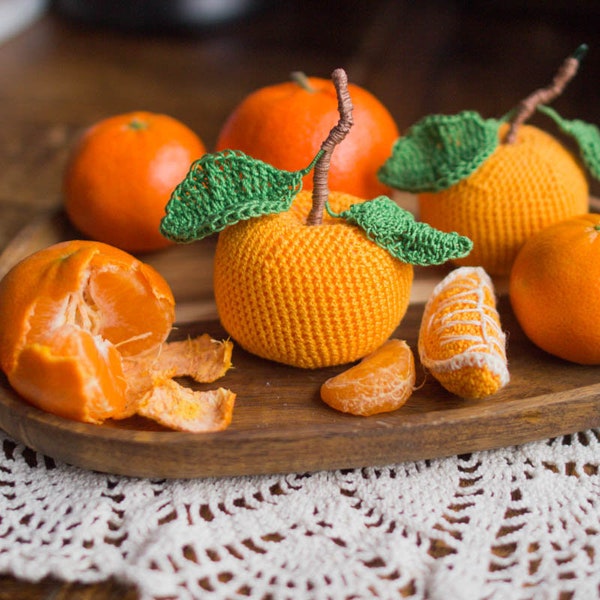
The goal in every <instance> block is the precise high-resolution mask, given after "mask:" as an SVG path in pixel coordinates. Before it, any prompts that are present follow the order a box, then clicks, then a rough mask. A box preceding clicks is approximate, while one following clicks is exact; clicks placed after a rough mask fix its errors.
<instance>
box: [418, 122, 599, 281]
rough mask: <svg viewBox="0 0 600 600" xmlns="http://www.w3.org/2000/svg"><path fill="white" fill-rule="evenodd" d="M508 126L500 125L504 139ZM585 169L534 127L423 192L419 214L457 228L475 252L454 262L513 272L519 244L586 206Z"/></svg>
mask: <svg viewBox="0 0 600 600" xmlns="http://www.w3.org/2000/svg"><path fill="white" fill-rule="evenodd" d="M506 127H507V125H503V126H502V127H501V128H500V132H499V134H500V137H501V139H502V136H503V134H504V132H505V131H506ZM588 202H589V190H588V183H587V179H586V176H585V173H584V171H583V170H582V168H581V166H580V165H579V164H578V162H577V161H576V160H575V158H574V157H573V156H572V155H571V154H570V153H569V152H568V151H567V150H566V149H565V148H564V147H563V146H562V145H561V144H560V143H559V142H558V141H556V140H555V139H554V138H553V137H552V136H550V135H549V134H547V133H545V132H544V131H542V130H540V129H537V128H536V127H532V126H530V125H522V126H521V127H520V128H519V134H518V138H517V140H516V142H515V143H513V144H500V145H499V146H498V148H497V149H496V151H495V152H494V153H493V154H492V155H491V156H490V157H489V158H488V159H487V160H486V161H485V162H484V163H483V165H481V166H480V167H479V168H478V169H477V170H476V171H475V172H474V173H472V174H471V175H470V176H469V177H468V178H466V179H464V180H462V181H461V182H459V183H457V184H456V185H453V186H452V187H450V188H448V189H446V190H444V191H441V192H437V193H423V194H420V195H419V211H420V218H421V219H422V220H423V221H425V222H426V223H429V225H431V226H432V227H435V228H436V229H441V230H442V231H457V232H458V233H460V234H462V235H466V236H468V237H469V238H470V239H471V240H472V241H473V250H472V251H471V253H470V254H469V255H468V256H467V257H465V258H460V259H456V260H454V261H453V262H454V263H455V264H457V265H479V266H482V267H484V268H485V270H486V271H487V272H488V273H490V274H493V275H505V274H507V273H508V272H509V270H510V266H511V265H512V263H513V261H514V259H515V256H516V254H517V252H518V250H519V248H520V247H521V246H522V245H523V243H524V242H525V240H527V239H528V238H529V237H530V236H531V235H533V234H534V233H536V232H537V231H539V230H540V229H542V228H543V227H545V226H547V225H551V224H552V223H555V222H557V221H560V220H562V219H565V218H567V217H569V216H572V215H575V214H581V213H585V212H587V210H588Z"/></svg>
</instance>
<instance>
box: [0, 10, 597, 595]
mask: <svg viewBox="0 0 600 600" xmlns="http://www.w3.org/2000/svg"><path fill="white" fill-rule="evenodd" d="M463 4H464V5H463ZM468 4H469V3H466V2H465V3H460V2H455V3H449V2H435V1H429V0H423V1H421V2H418V3H411V2H408V1H394V0H377V1H375V0H373V1H371V2H347V1H346V2H343V1H342V0H330V1H327V2H323V1H319V0H303V2H290V1H283V2H266V3H264V4H263V6H262V8H261V10H260V11H258V12H257V13H256V14H253V15H250V16H247V17H246V18H244V19H242V20H240V21H235V22H231V23H227V24H224V25H220V26H217V27H212V28H207V29H202V30H196V31H192V32H189V31H188V32H186V33H185V34H183V33H180V34H175V35H174V34H173V33H172V32H171V33H166V32H152V33H148V32H140V31H122V30H121V31H120V30H115V29H108V28H92V27H89V26H84V25H82V24H81V23H79V22H74V21H72V20H68V19H65V18H64V17H63V16H62V15H61V14H59V13H58V12H57V11H56V10H51V11H50V12H49V14H48V15H46V16H44V17H43V18H42V19H41V20H39V21H38V22H36V23H35V24H34V25H32V26H31V27H29V28H28V29H27V30H25V31H24V32H22V33H21V34H19V35H17V36H16V37H13V38H12V39H9V40H7V41H5V42H4V43H3V44H2V45H0V100H1V107H2V108H1V110H0V165H2V169H1V171H0V173H1V176H0V203H1V209H0V210H1V211H2V213H1V214H2V218H1V220H0V247H4V246H6V244H7V243H8V242H9V241H10V240H11V239H12V238H13V237H14V236H15V234H17V232H18V231H19V230H20V229H21V228H22V227H23V226H24V225H25V224H26V223H28V222H30V221H31V220H32V219H34V218H36V217H38V216H40V215H44V214H47V213H51V212H53V211H54V210H56V208H57V207H60V205H61V202H62V198H61V174H62V170H63V168H64V164H65V160H66V158H67V156H68V153H69V150H70V148H71V145H72V143H73V141H74V139H75V138H76V136H77V135H78V134H79V133H80V132H81V131H82V129H83V128H85V127H87V126H88V125H90V124H91V123H93V122H95V121H97V120H99V119H101V118H103V117H106V116H110V115H113V114H117V113H120V112H125V111H130V110H134V109H147V110H151V111H155V112H164V113H167V114H170V115H172V116H174V117H176V118H178V119H180V120H182V121H183V122H185V123H187V124H188V125H189V126H190V127H191V128H192V129H194V130H195V131H196V132H197V133H198V134H199V135H200V136H201V137H202V138H203V139H204V141H205V142H206V144H207V145H208V146H209V148H210V147H211V146H212V145H213V144H214V142H215V139H216V136H217V133H218V131H219V128H220V126H221V124H222V123H223V121H224V119H225V118H226V116H227V114H228V113H229V112H230V111H231V110H232V109H233V107H234V106H235V105H236V104H237V103H238V102H239V101H240V100H241V99H242V98H243V97H244V96H245V95H246V94H248V93H249V92H251V91H252V90H254V89H256V88H258V87H260V86H263V85H267V84H270V83H275V82H279V81H282V80H284V79H286V78H287V77H288V75H289V73H290V72H291V71H293V70H302V71H305V72H306V73H308V74H311V75H318V76H323V77H328V76H329V74H330V73H331V71H332V70H333V69H334V68H335V67H338V66H342V67H344V68H345V69H346V70H347V72H348V75H349V78H350V80H351V81H353V82H354V83H357V84H359V85H362V86H364V87H366V88H367V89H369V90H370V91H372V92H373V93H374V94H375V95H376V96H378V97H379V98H380V99H381V100H382V102H383V103H384V104H385V105H386V106H387V107H388V108H389V109H390V111H391V112H392V114H393V115H394V117H395V118H396V120H397V122H398V125H399V127H400V129H401V130H406V128H407V127H409V126H410V125H411V124H412V123H414V122H415V121H416V120H418V119H419V118H421V117H422V116H424V115H426V114H429V113H432V112H444V113H454V112H458V111H460V110H463V109H476V110H479V111H480V112H481V113H482V114H483V115H485V116H498V115H500V114H503V113H504V112H506V111H507V110H508V109H509V108H511V107H512V106H514V105H515V104H516V103H517V102H518V101H519V100H520V99H521V98H522V97H524V96H525V95H527V94H528V93H529V92H530V91H532V90H533V89H534V88H536V87H539V86H541V85H545V84H547V83H548V82H549V80H550V78H551V77H552V76H553V74H554V72H555V70H556V68H557V66H558V65H559V64H560V62H561V61H562V60H563V59H564V58H565V57H566V56H567V55H569V54H570V53H571V52H572V51H573V50H574V49H575V48H576V47H577V46H578V45H579V44H580V43H582V42H587V43H588V44H589V45H590V47H591V49H590V53H589V55H588V57H587V58H586V60H585V62H584V65H583V68H582V71H581V72H580V75H578V77H577V78H576V79H575V80H574V81H573V82H572V83H571V84H570V86H569V87H568V89H567V91H566V92H565V94H564V96H563V97H561V98H559V99H558V100H557V101H556V102H555V107H556V108H557V110H559V111H560V112H561V114H563V116H565V117H567V118H581V119H584V120H587V121H591V122H595V123H598V122H600V110H599V109H598V107H599V106H600V89H598V80H599V79H600V77H599V76H600V46H594V43H595V42H596V41H597V39H598V25H599V24H600V7H598V5H597V3H596V2H594V1H592V0H590V1H585V0H584V1H579V2H577V1H572V2H569V3H566V2H564V3H562V2H558V3H556V2H555V3H551V4H552V8H551V9H550V8H548V7H547V6H546V4H547V3H544V2H537V1H531V2H528V3H517V2H510V1H508V2H491V3H486V4H487V5H488V8H487V9H486V10H477V11H474V10H472V9H471V10H469V9H467V8H466V6H467V5H468ZM517 5H518V6H519V8H517ZM523 6H525V8H523ZM599 190H600V187H599V186H598V184H597V183H596V184H592V192H593V193H594V194H595V195H598V194H599ZM75 597H76V598H94V599H100V598H120V599H123V598H135V592H134V591H133V590H131V589H125V588H123V587H121V586H120V585H118V584H116V583H115V582H105V583H103V584H99V585H94V586H81V585H75V584H64V583H62V582H58V581H55V580H45V581H43V582H41V583H38V584H30V583H26V582H22V581H19V580H17V579H16V578H14V577H10V576H0V600H8V599H11V600H17V599H27V600H29V599H33V598H53V599H59V598H75Z"/></svg>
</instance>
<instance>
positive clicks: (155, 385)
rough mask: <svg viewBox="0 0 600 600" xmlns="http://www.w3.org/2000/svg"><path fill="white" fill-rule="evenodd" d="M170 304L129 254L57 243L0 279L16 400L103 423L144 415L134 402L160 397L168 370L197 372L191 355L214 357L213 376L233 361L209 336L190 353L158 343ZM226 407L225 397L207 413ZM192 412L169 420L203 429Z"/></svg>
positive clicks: (1, 359)
mask: <svg viewBox="0 0 600 600" xmlns="http://www.w3.org/2000/svg"><path fill="white" fill-rule="evenodd" d="M174 307H175V301H174V298H173V294H172V292H171V289H170V288H169V286H168V284H167V283H166V281H165V280H164V279H163V277H162V276H161V275H160V274H159V273H158V272H157V271H156V270H155V269H153V268H152V267H151V266H149V265H147V264H144V263H142V262H141V261H139V260H138V259H136V258H134V257H133V256H131V255H130V254H128V253H126V252H124V251H121V250H119V249H117V248H114V247H112V246H108V245H106V244H102V243H100V242H93V241H81V240H73V241H68V242H62V243H58V244H55V245H53V246H50V247H48V248H45V249H43V250H40V251H38V252H36V253H34V254H32V255H30V256H29V257H27V258H25V259H24V260H22V261H21V262H19V263H17V264H16V265H15V266H14V267H13V268H12V269H11V270H10V271H9V272H8V273H7V275H6V276H5V277H4V278H3V279H2V281H1V282H0V314H2V321H1V322H0V367H1V368H2V370H3V371H4V373H5V374H6V376H7V377H8V380H9V382H10V384H11V385H12V386H13V388H14V389H15V390H16V391H17V392H18V393H19V394H20V395H21V396H22V397H23V398H25V399H26V400H27V401H29V402H30V403H31V404H33V405H35V406H37V407H38V408H40V409H42V410H45V411H47V412H50V413H53V414H56V415H59V416H61V417H64V418H68V419H73V420H77V421H83V422H88V423H96V424H100V423H102V422H104V421H105V420H106V419H109V418H119V419H120V418H125V417H128V416H131V415H133V414H134V413H136V412H143V411H138V403H140V402H141V401H143V403H144V405H147V404H148V403H153V404H156V402H154V398H155V396H158V400H160V399H161V398H164V396H165V389H166V388H168V386H171V388H172V385H171V383H173V382H171V383H168V382H169V381H171V380H172V377H174V376H176V375H192V376H194V375H196V374H197V371H199V370H201V369H198V368H197V367H194V365H193V364H191V363H193V360H192V359H196V362H198V361H199V362H201V363H202V362H205V360H206V357H210V358H215V359H216V360H217V361H220V363H221V367H222V368H221V367H219V368H218V369H217V371H218V372H217V375H220V374H222V372H223V371H224V370H226V368H228V366H229V364H230V363H229V357H230V355H231V351H230V348H223V353H222V355H220V356H216V357H215V356H214V352H215V347H214V344H212V343H208V342H207V341H206V340H205V341H203V342H198V343H199V344H200V345H201V346H202V348H201V349H200V350H201V351H200V352H198V351H193V352H191V353H190V352H189V351H188V348H187V347H184V348H182V347H181V346H178V345H177V344H178V343H177V342H174V344H175V345H174V346H172V347H171V346H170V345H169V344H166V343H165V342H166V339H167V336H168V334H169V332H170V330H171V327H172V324H173V319H174ZM161 349H163V350H164V351H165V352H164V354H165V357H164V359H163V362H161V358H160V352H159V351H160V350H161ZM164 361H166V362H164ZM192 367H194V368H192ZM213 374H214V373H213ZM188 395H189V394H187V393H186V392H180V390H177V389H175V390H172V391H171V393H170V394H169V405H170V406H171V408H174V409H177V408H178V407H179V406H180V405H181V404H182V403H185V400H186V398H187V396H188ZM196 400H200V398H199V397H197V398H196ZM231 407H232V398H231V396H227V397H226V398H223V402H222V403H221V404H220V405H219V407H218V410H217V411H214V412H220V411H221V410H224V411H225V412H227V410H229V408H231ZM145 410H146V413H148V414H149V415H150V416H154V415H153V414H152V411H151V410H148V409H145ZM163 412H164V411H163ZM167 412H169V411H167ZM229 412H230V411H229ZM162 416H163V417H165V418H166V417H168V416H169V415H162ZM175 416H176V415H175ZM198 416H199V415H198V413H196V414H195V415H191V416H190V418H189V419H187V420H185V419H181V418H179V419H177V418H176V419H172V421H174V425H176V426H179V428H184V429H188V430H194V428H196V429H197V428H198V427H200V429H201V428H202V426H203V424H202V423H199V422H198ZM158 417H159V418H156V419H155V420H158V421H159V422H163V421H164V419H163V420H161V418H160V417H161V415H158ZM202 418H203V417H201V416H200V420H202ZM226 418H227V415H226V414H225V419H226ZM208 421H209V423H210V424H212V421H213V415H209V417H208Z"/></svg>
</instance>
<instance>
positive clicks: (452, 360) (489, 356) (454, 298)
mask: <svg viewBox="0 0 600 600" xmlns="http://www.w3.org/2000/svg"><path fill="white" fill-rule="evenodd" d="M419 356H420V358H421V363H422V365H423V366H424V367H425V368H426V369H427V370H428V371H429V372H430V373H431V374H432V375H433V376H434V377H435V378H436V379H437V380H438V381H439V382H440V383H441V384H442V385H443V386H444V387H445V388H446V389H447V390H448V391H449V392H452V393H453V394H456V395H458V396H461V397H463V398H484V397H486V396H489V395H491V394H494V393H496V392H497V391H498V390H500V389H501V388H502V387H504V386H505V385H506V384H507V383H508V380H509V373H508V367H507V360H506V339H505V335H504V332H503V331H502V328H501V325H500V316H499V314H498V311H497V310H496V297H495V295H494V287H493V284H492V282H491V280H490V278H489V276H488V274H487V273H486V272H485V271H484V270H483V269H482V268H481V267H460V268H457V269H454V270H453V271H451V272H450V273H449V274H448V275H447V276H446V277H445V278H444V279H443V280H442V281H441V282H440V283H439V284H438V285H437V286H436V287H435V289H434V290H433V292H432V293H431V296H430V298H429V300H428V301H427V304H426V305H425V310H424V311H423V318H422V322H421V328H420V331H419Z"/></svg>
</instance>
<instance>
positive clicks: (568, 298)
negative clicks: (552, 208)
mask: <svg viewBox="0 0 600 600" xmlns="http://www.w3.org/2000/svg"><path fill="white" fill-rule="evenodd" d="M509 296H510V301H511V305H512V307H513V310H514V313H515V315H516V317H517V320H518V321H519V324H520V325H521V327H522V329H523V331H524V332H525V334H526V335H527V337H528V338H529V339H530V340H531V341H532V342H533V343H534V344H536V345H537V346H539V347H540V348H542V349H543V350H545V351H546V352H549V353H550V354H553V355H555V356H558V357H560V358H563V359H565V360H568V361H572V362H576V363H581V364H589V365H597V364H600V321H599V320H598V315H599V314H600V215H598V214H583V215H579V216H576V217H572V218H569V219H565V220H563V221H561V222H560V223H555V224H553V225H550V226H549V227H546V228H545V229H543V230H542V231H540V232H539V233H537V234H536V235H534V236H532V237H531V238H530V239H529V240H527V242H526V243H525V244H524V245H523V247H522V248H521V250H520V251H519V253H518V255H517V258H516V260H515V263H514V265H513V268H512V270H511V274H510V280H509Z"/></svg>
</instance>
